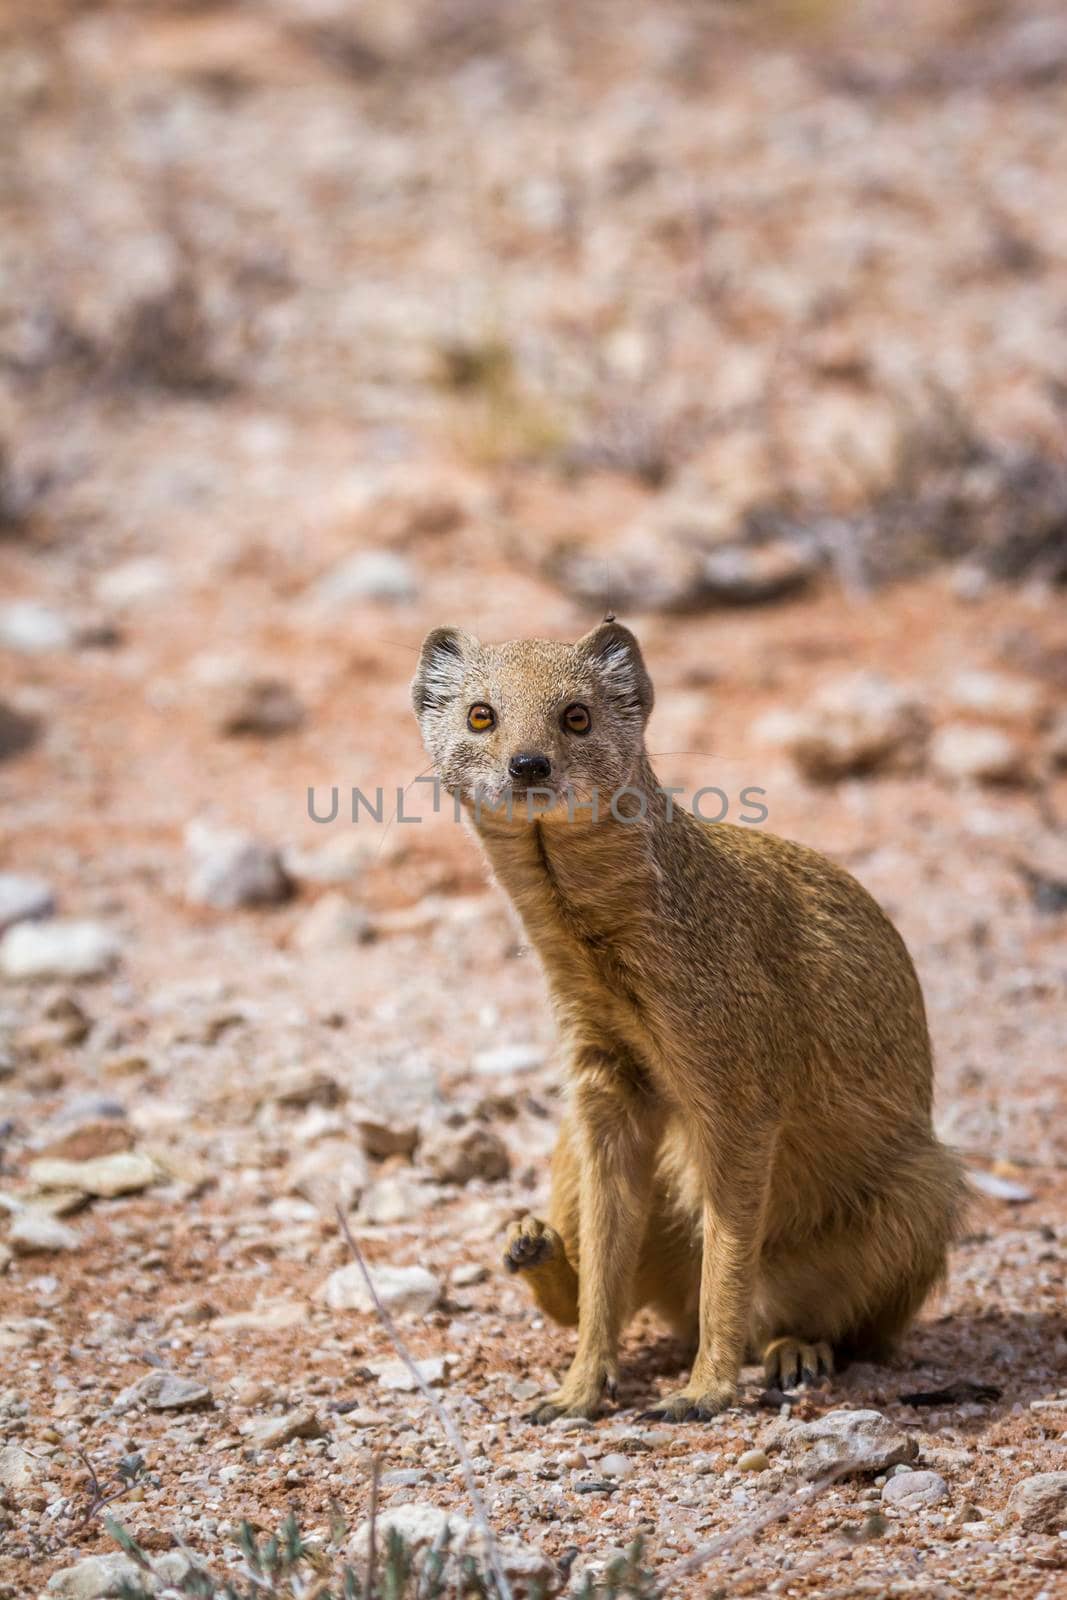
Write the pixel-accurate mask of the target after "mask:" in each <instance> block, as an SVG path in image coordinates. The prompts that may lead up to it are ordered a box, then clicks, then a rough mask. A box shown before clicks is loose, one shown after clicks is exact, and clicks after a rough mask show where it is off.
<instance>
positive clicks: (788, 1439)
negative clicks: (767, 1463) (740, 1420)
mask: <svg viewBox="0 0 1067 1600" xmlns="http://www.w3.org/2000/svg"><path fill="white" fill-rule="evenodd" d="M767 1448H768V1449H771V1450H776V1451H778V1453H779V1455H780V1456H781V1457H783V1458H784V1459H785V1461H786V1462H787V1463H788V1464H789V1465H791V1466H796V1467H799V1468H801V1469H802V1470H803V1471H804V1473H805V1474H806V1475H807V1476H809V1477H817V1476H818V1475H819V1474H820V1473H822V1472H826V1471H828V1470H829V1469H830V1468H832V1467H838V1466H841V1467H845V1466H846V1464H847V1470H846V1473H845V1474H844V1475H845V1476H847V1475H848V1474H850V1473H853V1472H886V1471H888V1469H889V1468H890V1467H895V1466H897V1465H898V1464H899V1463H900V1462H910V1461H914V1459H915V1457H916V1456H917V1455H918V1453H919V1446H918V1444H917V1443H916V1441H915V1439H913V1438H912V1437H911V1435H910V1434H907V1433H905V1432H904V1430H903V1429H902V1428H898V1427H897V1426H896V1425H895V1424H894V1423H892V1422H890V1421H889V1419H888V1418H887V1417H883V1415H882V1413H881V1412H880V1411H828V1412H827V1413H826V1415H825V1416H822V1417H817V1418H816V1419H815V1421H814V1422H784V1423H780V1424H779V1425H778V1427H777V1428H776V1429H775V1430H774V1432H773V1433H772V1435H771V1437H770V1438H769V1439H768V1440H767Z"/></svg>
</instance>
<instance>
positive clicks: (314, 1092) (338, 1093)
mask: <svg viewBox="0 0 1067 1600" xmlns="http://www.w3.org/2000/svg"><path fill="white" fill-rule="evenodd" d="M266 1093H267V1096H268V1098H269V1099H271V1100H273V1102H274V1104H275V1105H279V1106H284V1107H285V1108H286V1110H290V1111H304V1110H306V1109H307V1107H308V1106H321V1107H324V1108H326V1109H327V1110H328V1109H329V1108H330V1107H332V1106H337V1105H340V1104H341V1101H342V1100H343V1099H344V1091H343V1090H342V1088H341V1085H340V1084H339V1083H338V1081H337V1079H336V1078H335V1077H334V1075H333V1073H332V1072H327V1071H325V1069H324V1068H322V1067H310V1066H303V1065H300V1064H296V1065H294V1066H290V1067H283V1068H282V1070H281V1071H280V1072H277V1073H275V1074H274V1076H273V1077H271V1078H270V1079H269V1080H268V1083H267V1086H266Z"/></svg>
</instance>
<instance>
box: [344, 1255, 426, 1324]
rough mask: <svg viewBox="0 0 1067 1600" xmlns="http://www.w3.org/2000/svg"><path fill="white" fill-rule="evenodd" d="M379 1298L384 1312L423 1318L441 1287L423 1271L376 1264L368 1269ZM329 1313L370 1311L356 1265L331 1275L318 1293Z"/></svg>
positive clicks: (367, 1294)
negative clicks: (404, 1313) (384, 1309)
mask: <svg viewBox="0 0 1067 1600" xmlns="http://www.w3.org/2000/svg"><path fill="white" fill-rule="evenodd" d="M370 1274H371V1278H372V1279H373V1282H374V1287H375V1290H376V1292H377V1295H378V1298H379V1299H380V1300H381V1302H382V1305H383V1306H385V1308H386V1310H387V1311H396V1312H408V1313H410V1314H411V1315H412V1316H425V1314H426V1312H427V1311H432V1310H433V1308H434V1306H435V1305H437V1303H438V1301H439V1300H440V1298H441V1285H440V1283H439V1282H438V1280H437V1279H436V1278H435V1277H434V1275H433V1273H432V1272H427V1270H426V1268H425V1267H390V1266H385V1265H381V1264H379V1263H377V1262H376V1263H375V1264H374V1265H373V1266H372V1267H371V1268H370ZM320 1293H321V1295H322V1298H323V1299H324V1300H325V1302H326V1304H327V1305H328V1306H329V1308H330V1310H331V1311H373V1310H374V1301H373V1300H372V1299H371V1297H370V1293H369V1291H368V1289H367V1285H366V1282H365V1280H364V1277H363V1274H362V1272H361V1271H360V1268H359V1263H358V1262H356V1261H352V1262H349V1264H348V1266H346V1267H338V1268H337V1270H336V1272H331V1273H330V1276H329V1277H328V1278H327V1280H326V1282H325V1284H324V1285H323V1287H322V1289H321V1291H320Z"/></svg>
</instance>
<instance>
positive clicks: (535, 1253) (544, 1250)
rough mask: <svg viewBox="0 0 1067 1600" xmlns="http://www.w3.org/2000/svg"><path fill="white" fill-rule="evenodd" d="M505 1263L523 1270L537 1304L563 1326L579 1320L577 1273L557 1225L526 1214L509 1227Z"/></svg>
mask: <svg viewBox="0 0 1067 1600" xmlns="http://www.w3.org/2000/svg"><path fill="white" fill-rule="evenodd" d="M504 1265H505V1267H506V1268H507V1270H508V1271H509V1272H521V1273H522V1274H523V1276H524V1278H525V1279H526V1281H527V1283H528V1284H529V1285H530V1288H531V1289H532V1291H533V1296H534V1299H535V1300H536V1301H537V1304H538V1306H539V1307H540V1308H541V1310H542V1311H543V1312H544V1313H545V1316H546V1317H551V1318H552V1320H553V1322H561V1323H562V1324H563V1325H564V1327H567V1328H573V1327H574V1326H575V1324H576V1323H577V1321H578V1274H577V1273H576V1272H575V1270H574V1268H573V1267H572V1266H571V1263H570V1259H569V1258H568V1255H567V1247H566V1245H565V1244H564V1242H563V1240H562V1239H561V1238H560V1236H559V1234H558V1233H557V1232H556V1230H555V1228H553V1227H551V1226H550V1225H549V1223H547V1222H542V1221H541V1219H540V1217H523V1219H522V1221H521V1222H513V1223H512V1224H511V1227H510V1228H509V1229H508V1236H507V1248H506V1249H505V1251H504Z"/></svg>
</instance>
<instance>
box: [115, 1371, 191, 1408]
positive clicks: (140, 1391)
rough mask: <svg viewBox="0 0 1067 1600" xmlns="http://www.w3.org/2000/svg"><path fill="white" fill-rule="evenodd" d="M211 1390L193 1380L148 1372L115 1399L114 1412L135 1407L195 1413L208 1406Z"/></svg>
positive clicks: (175, 1375) (171, 1373) (168, 1373)
mask: <svg viewBox="0 0 1067 1600" xmlns="http://www.w3.org/2000/svg"><path fill="white" fill-rule="evenodd" d="M212 1399H213V1396H212V1393H211V1390H210V1389H209V1388H207V1387H206V1385H204V1384H202V1383H198V1382H197V1381H196V1379H195V1378H182V1377H180V1376H179V1375H178V1374H177V1373H175V1372H147V1373H145V1375H144V1377H143V1378H140V1379H138V1381H137V1382H136V1383H133V1384H131V1385H130V1386H129V1388H127V1389H123V1390H122V1391H121V1393H119V1394H117V1395H116V1396H115V1401H114V1409H115V1410H116V1411H126V1410H128V1409H129V1408H130V1407H131V1406H134V1405H144V1406H147V1407H148V1409H149V1411H195V1410H198V1409H199V1408H200V1407H201V1406H207V1405H210V1404H211V1402H212Z"/></svg>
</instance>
